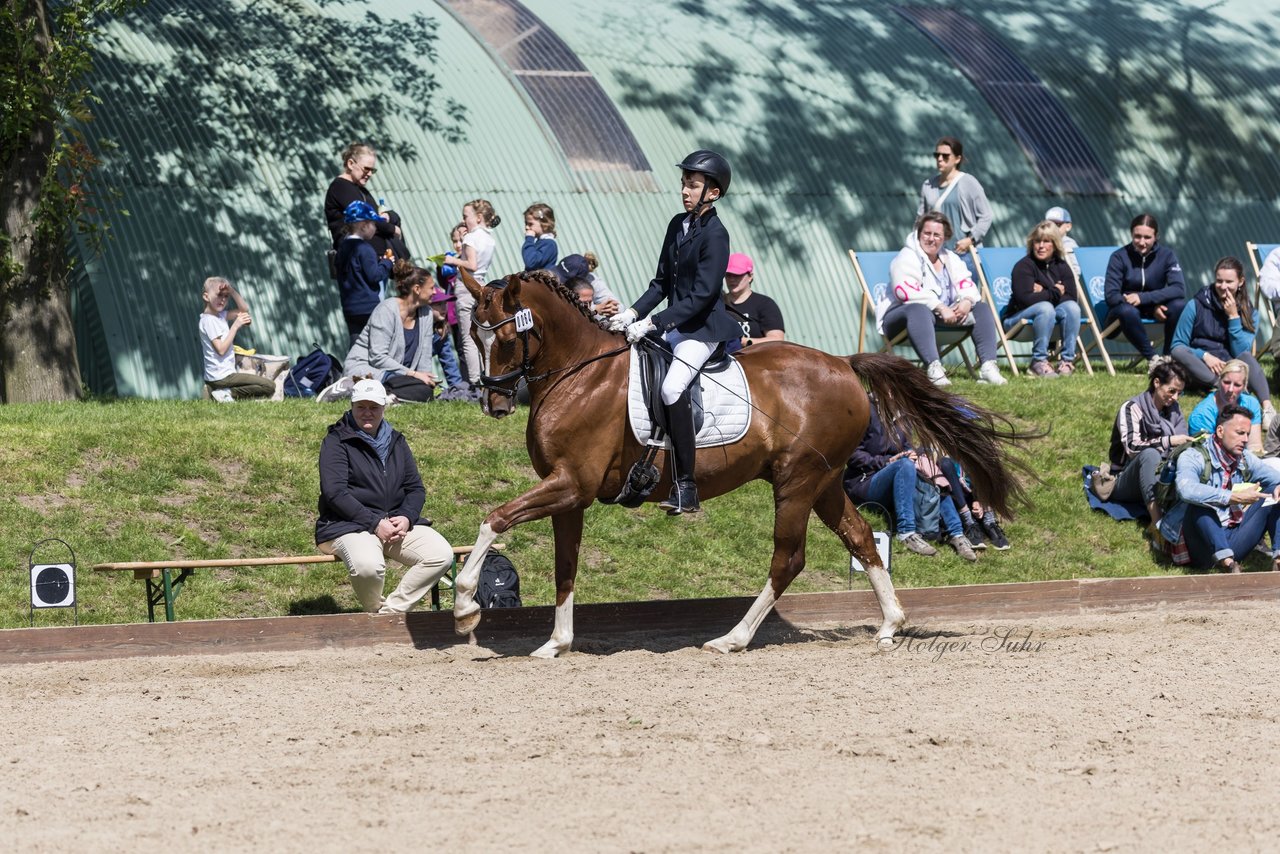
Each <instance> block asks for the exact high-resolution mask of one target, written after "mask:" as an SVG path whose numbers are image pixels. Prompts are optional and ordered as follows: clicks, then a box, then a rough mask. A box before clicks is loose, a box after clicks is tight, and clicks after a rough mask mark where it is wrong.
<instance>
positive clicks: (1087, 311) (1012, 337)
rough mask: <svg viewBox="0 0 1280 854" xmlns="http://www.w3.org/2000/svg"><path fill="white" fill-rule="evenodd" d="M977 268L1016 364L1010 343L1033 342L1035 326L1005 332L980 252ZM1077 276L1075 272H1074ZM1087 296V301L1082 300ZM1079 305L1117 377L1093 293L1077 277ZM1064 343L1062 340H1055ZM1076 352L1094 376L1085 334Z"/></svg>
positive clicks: (1085, 323)
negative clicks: (1096, 315)
mask: <svg viewBox="0 0 1280 854" xmlns="http://www.w3.org/2000/svg"><path fill="white" fill-rule="evenodd" d="M974 261H975V266H977V268H978V277H979V279H980V280H981V281H982V291H983V296H984V298H985V299H986V300H987V305H989V306H990V307H991V312H992V313H993V314H994V315H995V317H996V329H998V330H999V331H1000V332H1001V334H1002V336H1003V340H1004V342H1005V352H1006V353H1007V354H1008V357H1009V361H1010V363H1011V364H1012V362H1013V359H1014V355H1013V352H1012V348H1010V347H1009V344H1008V342H1009V341H1030V340H1031V338H1030V337H1029V333H1030V329H1031V323H1030V322H1029V321H1027V320H1020V321H1019V322H1018V323H1017V325H1016V326H1014V327H1013V328H1012V329H1009V330H1007V331H1006V330H1005V328H1004V323H1003V322H1002V321H1001V319H1000V310H999V308H998V307H997V304H996V299H995V289H994V288H992V287H991V284H990V281H989V280H988V278H987V271H986V268H985V267H984V266H983V265H982V255H981V254H980V250H977V249H975V250H974ZM1072 274H1073V275H1074V274H1075V272H1074V270H1073V271H1072ZM1081 296H1083V298H1081ZM1076 301H1077V302H1078V303H1079V304H1080V326H1081V328H1082V329H1083V327H1085V326H1088V327H1089V330H1090V331H1091V332H1092V333H1093V338H1094V341H1096V342H1097V347H1098V351H1099V353H1100V354H1101V356H1102V363H1103V365H1104V366H1106V369H1107V373H1108V374H1110V375H1111V376H1113V377H1114V376H1115V375H1116V369H1115V366H1114V365H1112V364H1111V356H1110V354H1108V353H1107V348H1106V345H1105V344H1103V336H1102V335H1101V333H1100V330H1099V329H1098V318H1097V317H1095V316H1094V314H1093V301H1092V300H1091V299H1090V298H1089V291H1088V289H1087V288H1085V287H1084V283H1083V282H1081V281H1080V277H1079V276H1076ZM1053 340H1060V339H1051V342H1050V343H1052V341H1053ZM1076 350H1077V352H1079V354H1080V361H1081V362H1083V363H1084V369H1085V373H1087V374H1089V376H1093V363H1092V361H1091V360H1090V359H1089V347H1087V346H1086V345H1085V343H1084V336H1083V334H1077V335H1076Z"/></svg>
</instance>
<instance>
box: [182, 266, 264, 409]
mask: <svg viewBox="0 0 1280 854" xmlns="http://www.w3.org/2000/svg"><path fill="white" fill-rule="evenodd" d="M228 300H235V304H236V307H235V309H233V310H231V311H228V310H227V301H228ZM252 322H253V318H252V316H250V314H249V304H248V303H246V302H245V301H244V297H242V296H240V292H239V291H237V290H236V289H235V288H234V287H232V286H231V282H229V281H227V280H226V279H224V278H222V277H221V276H210V277H209V278H207V279H205V280H204V311H203V312H202V313H201V314H200V352H201V353H202V354H203V356H204V382H205V385H206V386H208V387H209V391H210V392H211V393H212V395H213V398H214V400H217V401H220V402H223V403H229V402H230V401H232V400H243V399H245V398H250V397H271V395H272V394H274V393H275V390H276V384H275V383H273V382H272V381H271V380H269V379H267V378H266V377H260V376H258V375H257V374H243V373H237V372H236V354H235V343H236V333H237V332H239V331H240V330H241V329H243V328H244V327H246V326H248V325H249V324H250V323H252Z"/></svg>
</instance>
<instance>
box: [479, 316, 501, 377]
mask: <svg viewBox="0 0 1280 854" xmlns="http://www.w3.org/2000/svg"><path fill="white" fill-rule="evenodd" d="M476 331H478V332H479V333H480V372H481V373H482V374H488V375H489V376H492V375H493V373H492V371H490V369H489V366H490V365H491V364H493V360H492V350H493V343H494V342H495V341H497V340H498V336H497V335H496V334H495V333H494V331H493V330H492V329H484V328H483V327H476Z"/></svg>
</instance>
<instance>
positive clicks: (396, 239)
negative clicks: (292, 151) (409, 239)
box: [324, 142, 409, 258]
mask: <svg viewBox="0 0 1280 854" xmlns="http://www.w3.org/2000/svg"><path fill="white" fill-rule="evenodd" d="M377 171H378V153H377V152H376V151H374V150H373V146H372V145H368V144H367V143H363V142H353V143H351V144H350V145H348V146H347V147H346V149H345V150H343V152H342V174H341V175H339V176H338V177H337V178H334V179H333V181H332V182H331V183H330V184H329V191H328V192H327V193H325V196H324V218H325V222H327V223H328V224H329V233H330V234H332V235H333V248H334V249H337V248H338V244H339V243H341V242H342V238H343V235H344V231H343V225H344V223H343V213H344V212H345V211H346V209H347V206H348V205H350V204H351V203H352V202H355V201H361V202H364V203H365V204H367V205H369V206H370V207H372V208H374V209H378V200H377V199H375V198H374V197H373V193H371V192H369V186H368V185H369V179H370V178H372V177H373V176H374V174H375V173H376V172H377ZM378 217H379V219H378V222H377V223H375V225H376V226H377V228H376V230H375V233H374V235H373V237H371V238H370V239H369V243H370V244H372V246H373V251H374V254H376V255H377V256H378V257H379V258H381V257H383V255H385V254H386V251H387V249H388V248H390V249H391V251H392V253H393V254H394V256H395V257H396V258H408V257H409V248H408V247H407V246H405V243H404V240H403V238H402V237H401V234H400V214H398V213H396V212H395V211H389V210H388V211H384V210H380V209H378Z"/></svg>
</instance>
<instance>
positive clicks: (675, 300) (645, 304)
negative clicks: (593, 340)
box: [609, 149, 742, 516]
mask: <svg viewBox="0 0 1280 854" xmlns="http://www.w3.org/2000/svg"><path fill="white" fill-rule="evenodd" d="M676 166H677V168H678V169H680V173H681V178H680V185H681V188H680V198H681V201H682V202H683V204H684V213H680V214H676V215H675V216H674V217H673V218H672V220H671V222H670V223H669V224H668V225H667V233H666V236H665V237H663V239H662V250H661V251H660V252H659V253H658V271H657V273H655V274H654V277H653V281H652V282H650V283H649V288H648V290H646V291H645V292H644V293H643V294H641V295H640V299H638V300H636V302H635V304H634V305H632V306H631V308H628V309H626V310H625V311H620V312H618V313H617V314H615V315H614V316H613V317H612V318H611V319H610V322H609V328H610V329H612V330H613V331H615V332H622V331H625V332H626V333H627V340H628V341H630V342H632V343H633V344H634V343H636V342H637V341H639V340H640V339H642V338H644V337H645V336H646V335H648V334H649V333H651V332H655V331H656V332H659V333H661V334H662V337H663V338H665V339H666V341H667V343H668V344H670V345H671V349H672V351H673V352H674V353H675V358H674V359H673V360H672V362H671V367H670V368H669V369H668V370H667V374H666V376H665V377H664V378H663V380H662V392H661V393H662V403H663V405H664V406H665V407H666V415H667V423H668V425H669V433H670V436H671V455H670V457H671V462H672V481H673V485H672V487H671V494H670V495H669V496H668V497H667V500H666V501H663V502H662V503H660V504H659V505H658V506H659V507H661V508H662V509H663V510H666V511H667V513H669V514H671V515H672V516H676V515H679V514H681V513H696V512H697V511H698V510H700V509H701V507H700V506H699V504H698V489H697V484H696V482H695V480H694V448H695V445H694V440H695V435H694V428H693V407H692V405H691V404H690V400H689V397H690V395H689V386H690V384H691V383H692V382H693V380H694V378H695V377H696V376H697V375H698V371H699V370H701V368H702V366H703V365H704V364H705V363H706V361H707V359H709V358H711V354H712V353H713V352H715V350H716V347H718V346H719V345H721V344H723V343H725V342H726V341H734V340H736V339H738V338H739V337H741V334H742V330H741V328H740V327H739V326H738V324H736V323H734V322H733V319H732V318H731V317H729V312H728V310H727V309H726V308H725V305H724V300H722V299H721V298H720V282H721V280H722V279H723V278H724V271H725V270H726V269H727V268H728V264H729V232H727V231H726V230H725V227H724V225H723V224H722V223H721V222H720V218H719V217H718V216H717V215H716V209H715V206H714V205H715V202H716V200H717V199H720V198H723V196H724V195H725V193H727V192H728V191H729V181H730V179H731V178H732V170H731V169H730V168H729V162H728V161H727V160H725V159H724V158H723V157H721V156H720V155H719V154H717V153H715V152H714V151H707V150H706V149H701V150H698V151H695V152H693V153H692V154H690V155H689V156H688V157H686V158H685V159H684V160H682V161H681V162H680V163H678V164H676ZM664 299H665V300H666V301H667V307H666V308H664V309H663V310H662V311H659V312H658V313H656V314H654V315H653V316H652V317H649V316H648V315H649V312H651V311H653V310H654V309H655V308H657V306H658V304H659V303H660V302H662V301H663V300H664Z"/></svg>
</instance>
